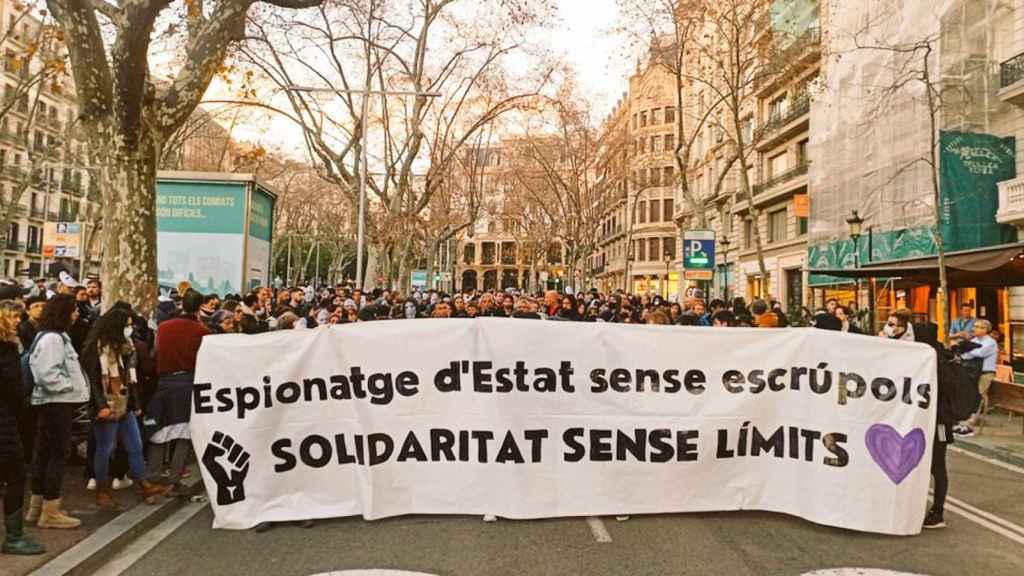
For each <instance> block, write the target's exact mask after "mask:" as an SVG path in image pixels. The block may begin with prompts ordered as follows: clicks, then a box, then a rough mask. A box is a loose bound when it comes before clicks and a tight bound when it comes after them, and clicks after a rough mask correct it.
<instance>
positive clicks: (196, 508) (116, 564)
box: [93, 503, 207, 576]
mask: <svg viewBox="0 0 1024 576" xmlns="http://www.w3.org/2000/svg"><path fill="white" fill-rule="evenodd" d="M206 506H207V505H206V504H195V503H189V504H186V505H185V506H184V507H182V509H181V510H178V511H177V512H175V513H174V514H172V515H170V516H169V517H168V518H167V519H166V520H164V521H163V522H161V523H160V524H158V525H157V526H156V527H155V528H153V529H152V530H150V531H148V532H146V533H145V534H143V535H142V536H139V538H138V540H135V541H134V542H132V543H131V544H130V545H128V546H127V547H126V548H125V549H124V550H121V551H120V552H118V553H117V554H116V555H114V557H113V558H111V559H110V561H109V562H107V563H106V564H104V565H103V566H101V567H100V568H99V569H97V570H96V571H95V572H93V574H94V575H95V576H118V575H119V574H122V573H124V571H125V570H128V569H129V568H131V567H132V565H133V564H135V563H136V562H138V561H139V559H140V558H142V557H143V556H145V555H146V554H147V553H149V551H150V550H152V549H153V548H156V547H157V546H158V545H159V544H160V543H161V542H163V541H164V540H165V539H166V538H167V537H168V536H170V535H171V534H172V533H173V532H174V531H175V530H177V529H178V528H180V527H181V525H182V524H184V523H185V522H188V521H189V520H191V519H192V517H193V516H195V515H196V514H198V513H199V512H200V511H201V510H202V509H203V508H206Z"/></svg>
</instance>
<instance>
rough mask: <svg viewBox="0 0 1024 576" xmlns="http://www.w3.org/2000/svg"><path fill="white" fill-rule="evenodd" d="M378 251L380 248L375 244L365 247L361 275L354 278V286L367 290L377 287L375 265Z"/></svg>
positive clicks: (378, 258)
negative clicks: (364, 261) (364, 260)
mask: <svg viewBox="0 0 1024 576" xmlns="http://www.w3.org/2000/svg"><path fill="white" fill-rule="evenodd" d="M380 252H381V249H380V248H379V247H377V246H375V245H370V246H368V247H367V250H366V265H365V266H364V267H363V277H362V278H356V286H362V287H363V288H364V289H365V290H366V291H368V292H369V291H372V290H373V289H374V288H376V287H377V267H378V261H379V260H380Z"/></svg>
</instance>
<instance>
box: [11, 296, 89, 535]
mask: <svg viewBox="0 0 1024 576" xmlns="http://www.w3.org/2000/svg"><path fill="white" fill-rule="evenodd" d="M76 320H78V308H77V306H76V305H75V299H74V297H72V296H70V295H66V294H59V295H57V296H54V297H53V298H52V299H50V300H49V301H47V302H46V306H45V307H44V308H43V317H42V319H41V320H40V322H39V334H38V335H37V336H36V340H35V342H34V343H33V345H32V347H31V348H30V349H29V367H30V369H31V370H32V377H33V380H34V382H35V385H34V387H33V388H32V405H33V406H34V407H35V413H36V439H35V455H34V456H33V473H32V498H31V499H30V501H29V509H28V514H26V520H27V521H29V522H36V521H38V525H39V527H40V528H59V529H67V528H77V527H78V526H80V525H81V524H82V522H81V520H79V519H78V518H73V517H71V516H69V515H68V514H67V513H66V512H64V511H63V510H61V494H62V489H63V484H64V464H65V462H64V459H65V455H66V454H67V452H68V446H69V444H70V442H71V422H72V420H73V419H74V414H75V409H76V408H77V407H78V405H79V404H82V403H84V402H87V401H88V400H89V383H88V381H87V380H86V378H85V374H84V373H83V372H82V366H81V364H79V361H78V353H77V352H76V351H75V348H74V346H72V344H71V337H70V336H69V335H68V329H69V328H71V326H72V325H73V324H74V322H75V321H76Z"/></svg>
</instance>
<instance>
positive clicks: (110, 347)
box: [82, 307, 170, 510]
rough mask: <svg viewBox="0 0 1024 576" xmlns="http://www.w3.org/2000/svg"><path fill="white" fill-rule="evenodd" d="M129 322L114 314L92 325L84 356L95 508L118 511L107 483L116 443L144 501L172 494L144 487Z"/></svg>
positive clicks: (153, 486) (125, 315) (115, 310)
mask: <svg viewBox="0 0 1024 576" xmlns="http://www.w3.org/2000/svg"><path fill="white" fill-rule="evenodd" d="M132 324H133V322H132V317H131V315H130V314H129V313H128V311H126V310H125V309H123V308H117V307H115V308H113V309H111V310H110V311H108V312H107V313H106V314H104V315H102V316H100V317H99V318H97V319H96V322H95V324H94V325H93V328H92V330H91V331H90V333H89V337H88V338H87V339H86V342H85V349H84V350H83V352H82V366H83V367H84V368H85V370H86V373H87V374H88V375H89V382H90V383H91V386H92V402H91V405H92V409H93V415H94V416H93V418H94V420H93V431H94V434H95V438H96V452H95V456H94V458H93V471H94V473H95V477H96V505H97V506H98V507H100V508H112V509H115V510H116V509H117V508H118V505H117V503H116V502H115V501H114V494H113V484H112V482H111V478H110V460H111V457H112V456H113V454H114V447H115V446H116V444H117V441H118V439H120V441H121V446H123V447H124V449H125V452H126V453H127V456H128V469H129V472H130V475H131V478H132V479H133V480H135V481H136V482H139V483H140V488H141V492H142V496H143V498H144V499H145V500H146V501H147V502H154V501H155V499H156V498H157V497H159V496H161V495H163V494H164V493H165V492H167V490H168V489H169V488H170V487H169V486H166V487H165V486H159V485H156V484H151V483H149V482H146V479H145V475H146V464H145V462H144V461H143V458H142V434H141V433H140V432H139V423H138V420H137V419H136V412H137V411H138V407H139V406H140V403H139V397H140V392H141V390H140V389H139V374H140V373H141V371H140V370H139V369H138V368H139V361H138V355H137V353H136V350H135V345H134V343H133V341H132V333H133V330H134V328H133V326H132Z"/></svg>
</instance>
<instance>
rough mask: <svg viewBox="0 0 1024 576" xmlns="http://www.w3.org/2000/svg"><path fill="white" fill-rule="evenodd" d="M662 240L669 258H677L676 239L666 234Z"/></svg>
mask: <svg viewBox="0 0 1024 576" xmlns="http://www.w3.org/2000/svg"><path fill="white" fill-rule="evenodd" d="M666 202H667V200H666ZM661 242H662V245H664V247H665V250H664V253H665V254H668V257H669V259H671V260H675V259H676V239H675V238H673V237H672V236H666V237H665V238H662V241H661Z"/></svg>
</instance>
